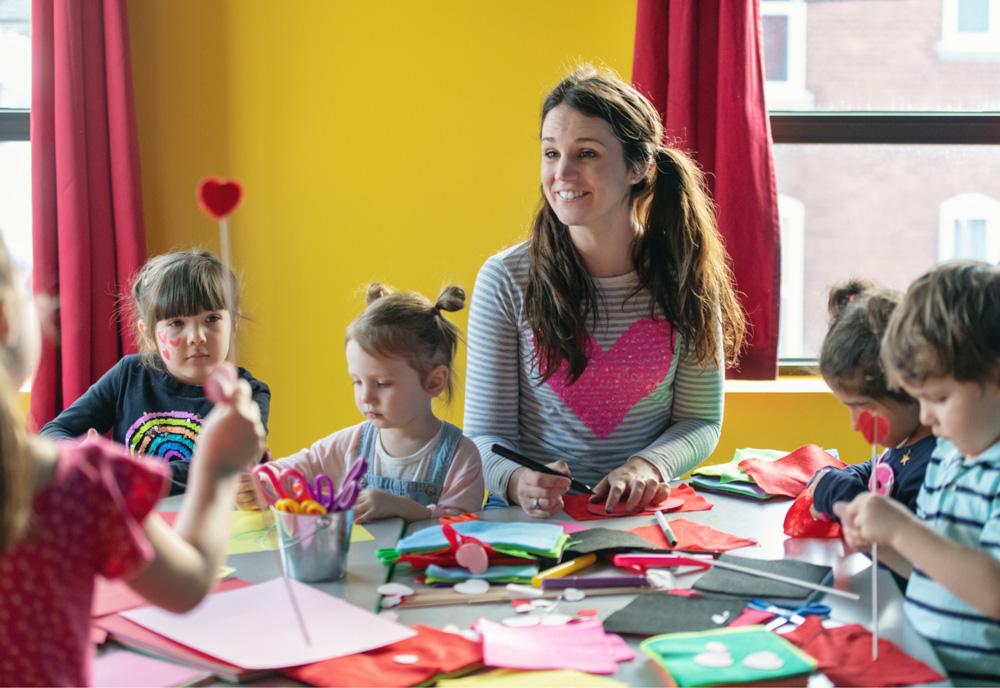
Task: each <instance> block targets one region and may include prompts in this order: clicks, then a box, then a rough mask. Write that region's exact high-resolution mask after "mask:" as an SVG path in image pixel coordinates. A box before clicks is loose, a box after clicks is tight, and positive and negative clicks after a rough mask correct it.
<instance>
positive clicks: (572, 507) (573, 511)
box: [563, 483, 712, 521]
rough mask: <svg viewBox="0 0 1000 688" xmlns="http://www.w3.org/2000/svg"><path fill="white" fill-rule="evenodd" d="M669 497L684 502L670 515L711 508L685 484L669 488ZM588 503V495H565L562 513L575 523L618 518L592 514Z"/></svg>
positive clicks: (616, 516) (643, 514) (617, 516)
mask: <svg viewBox="0 0 1000 688" xmlns="http://www.w3.org/2000/svg"><path fill="white" fill-rule="evenodd" d="M670 496H671V497H679V498H681V499H683V500H684V506H682V507H680V508H678V509H671V511H670V513H672V514H678V513H681V512H684V511H707V510H708V509H711V508H712V504H711V502H709V501H708V500H706V499H705V498H704V497H702V496H701V495H700V494H698V493H697V492H695V491H694V489H693V488H692V487H691V486H690V485H688V484H687V483H681V484H680V485H678V486H677V487H672V488H670ZM589 502H590V495H586V494H583V495H566V496H564V497H563V511H565V512H566V513H567V514H569V515H570V516H571V517H572V518H574V519H576V520H577V521H593V520H594V519H598V518H620V516H619V515H604V514H593V513H591V512H590V511H589V510H588V509H587V504H588V503H589ZM631 515H632V516H652V515H653V512H652V511H639V512H636V513H635V514H631Z"/></svg>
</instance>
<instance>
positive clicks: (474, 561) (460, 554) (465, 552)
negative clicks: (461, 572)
mask: <svg viewBox="0 0 1000 688" xmlns="http://www.w3.org/2000/svg"><path fill="white" fill-rule="evenodd" d="M455 563H456V564H458V565H459V566H461V567H462V568H466V569H469V573H471V574H473V575H475V576H480V575H482V574H484V573H486V569H488V568H489V566H490V560H489V557H488V556H487V554H486V550H485V549H483V546H482V545H480V544H478V543H475V542H463V543H462V544H461V545H460V546H459V548H458V550H457V551H456V552H455Z"/></svg>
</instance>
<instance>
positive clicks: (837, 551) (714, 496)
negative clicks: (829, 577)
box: [160, 493, 950, 686]
mask: <svg viewBox="0 0 1000 688" xmlns="http://www.w3.org/2000/svg"><path fill="white" fill-rule="evenodd" d="M702 494H703V495H704V496H705V497H706V498H707V499H708V501H709V502H710V503H712V504H713V505H714V506H713V508H712V509H711V510H708V511H692V512H684V513H683V514H681V516H683V517H684V518H687V519H690V520H692V521H695V522H698V523H702V524H705V525H710V526H713V527H715V528H718V529H719V530H723V531H726V532H728V533H732V534H733V535H738V536H742V537H748V538H754V539H756V540H757V541H758V542H759V543H760V544H759V545H756V546H752V547H743V548H740V549H736V550H733V551H732V554H734V555H737V556H742V557H749V558H758V559H781V558H789V559H798V560H801V561H808V562H810V563H814V564H821V565H826V566H830V567H832V568H833V572H834V576H833V582H832V583H831V585H832V586H833V587H835V588H838V589H842V590H849V591H852V592H855V593H857V594H859V595H860V599H859V600H858V601H853V600H848V599H844V598H841V597H837V596H833V595H824V596H823V597H822V601H823V602H824V603H825V604H828V605H830V607H831V608H832V613H831V616H830V621H831V622H835V623H840V624H850V623H859V624H862V625H863V626H865V627H866V628H871V574H872V566H871V561H870V560H869V559H868V558H867V557H865V556H864V555H862V554H858V553H853V554H849V555H846V556H845V554H844V549H843V543H842V542H841V541H840V540H835V539H819V538H789V537H787V536H786V535H785V534H784V532H783V520H784V516H785V513H786V512H787V510H788V506H789V504H790V502H789V501H788V500H772V501H769V502H763V503H762V502H758V501H755V500H748V499H745V498H739V497H732V496H729V495H726V494H718V493H702ZM179 504H180V497H171V498H168V499H166V500H163V502H161V506H160V508H161V510H165V511H172V510H175V509H177V508H178V506H179ZM479 517H480V519H481V520H484V521H535V520H536V519H532V518H530V517H529V516H527V515H526V514H525V513H524V512H523V511H522V510H521V509H520V508H519V507H515V508H509V509H493V510H490V511H485V512H482V513H480V514H479ZM673 517H674V515H671V518H673ZM557 521H570V522H571V521H573V519H572V518H571V517H569V516H567V515H566V514H564V513H560V514H557V515H556V516H554V517H552V518H550V519H548V522H557ZM651 523H655V521H654V519H652V518H651V517H648V516H647V517H629V518H616V519H602V520H599V521H588V522H587V523H586V525H588V526H590V527H604V528H618V529H629V528H635V527H637V526H642V525H648V524H651ZM436 524H437V521H422V522H419V523H414V524H410V525H409V526H408V527H405V528H404V527H403V524H402V522H401V521H400V520H399V519H386V520H384V521H377V522H374V523H369V524H366V525H365V527H366V528H367V529H368V530H369V531H370V532H371V533H372V535H373V536H374V537H375V539H374V540H373V541H367V542H353V543H351V545H350V550H349V555H348V573H347V576H346V577H345V578H344V579H343V580H341V581H337V582H332V583H316V584H314V585H315V586H316V587H317V588H319V589H322V590H324V591H326V592H329V593H330V594H332V595H336V596H338V597H342V598H344V599H346V600H348V601H349V602H351V603H352V604H355V605H358V606H360V607H364V608H367V609H373V610H374V609H377V608H378V603H379V595H378V594H377V593H376V592H375V588H376V587H378V585H380V584H381V583H383V582H385V581H386V580H389V579H392V580H396V581H401V582H408V583H413V578H414V574H413V572H408V571H406V569H408V568H409V567H406V566H401V567H397V570H396V571H395V572H390V570H389V569H388V568H386V567H385V566H383V565H382V563H381V562H380V561H379V559H378V557H377V556H376V555H375V552H376V550H377V549H380V548H384V547H393V546H394V545H395V544H396V541H397V540H398V538H399V537H400V535H401V534H402V533H403V532H413V531H414V530H417V529H420V528H423V527H428V526H431V525H436ZM229 565H231V566H234V567H235V568H236V573H235V575H236V576H238V577H240V578H243V579H245V580H248V581H250V582H255V583H256V582H262V581H266V580H270V579H271V578H274V577H276V576H278V575H280V568H279V564H278V560H277V558H276V556H275V553H274V552H253V553H249V554H237V555H231V556H230V557H229ZM598 566H605V567H607V566H608V565H607V564H598ZM611 568H613V567H611ZM616 570H617V571H619V572H620V571H621V570H620V569H616ZM688 571H689V572H687V573H683V574H681V575H678V576H677V582H678V585H679V586H680V587H690V586H691V585H692V584H693V583H694V582H695V580H697V578H698V577H700V576H701V575H703V572H702V571H699V570H697V569H688ZM393 573H394V574H395V575H393ZM414 585H415V584H414ZM415 587H417V588H418V591H419V589H425V590H426V589H427V588H426V587H424V586H416V585H415ZM878 590H879V592H878V598H879V635H880V637H884V638H887V639H889V640H891V641H892V642H894V643H895V644H897V645H898V646H900V647H901V648H902V649H903V650H904V651H906V652H907V653H908V654H910V655H911V656H913V657H915V658H917V659H920V660H921V661H923V662H925V663H927V664H928V665H930V666H931V667H933V668H934V669H935V670H937V671H938V672H939V673H941V674H943V673H944V671H943V670H942V668H941V665H940V663H939V662H938V660H937V657H936V656H935V654H934V652H933V650H932V649H931V647H930V646H929V645H928V644H927V642H926V641H925V640H924V639H923V638H922V637H921V636H920V635H919V634H918V633H917V632H916V631H915V630H914V629H913V627H912V626H911V625H910V624H909V622H908V621H907V620H906V617H905V616H904V614H903V596H902V594H901V593H900V591H899V589H898V587H897V586H896V584H895V582H894V581H893V579H892V576H891V574H890V573H889V572H888V571H887V570H885V569H882V570H880V571H879V572H878ZM647 594H648V593H647ZM455 595H456V598H460V597H461V595H459V594H458V593H455ZM633 599H635V595H616V596H603V597H598V596H591V597H587V598H586V599H584V600H582V601H580V602H575V603H570V602H566V601H562V602H560V603H559V611H560V612H561V613H563V614H567V615H573V614H574V613H575V612H576V610H577V609H580V608H585V607H589V608H592V609H597V610H598V614H599V618H601V619H606V618H607V617H608V616H609V615H610V614H612V613H613V612H615V611H617V610H619V609H621V608H622V607H624V606H625V605H627V604H628V603H629V602H631V601H632V600H633ZM459 602H461V600H459ZM394 611H396V612H397V613H398V614H399V621H400V622H401V623H404V624H407V625H413V624H418V623H419V624H425V625H429V626H434V627H438V628H441V627H444V626H445V625H447V624H455V625H457V626H459V627H460V628H468V627H469V626H471V625H472V624H474V623H476V622H477V621H478V620H479V619H480V618H488V619H492V620H497V621H498V620H500V619H503V618H505V617H508V616H512V615H513V613H512V608H511V605H510V604H509V602H503V603H487V604H476V605H467V604H461V603H460V604H456V605H449V606H443V607H425V608H416V609H407V608H405V607H397V608H395V609H394ZM625 639H626V641H627V642H628V643H629V645H630V646H631V647H632V648H634V649H636V659H635V660H633V661H630V662H622V663H620V664H619V668H618V672H617V673H616V674H615V675H614V676H613V678H615V679H616V680H619V681H622V682H624V683H627V684H629V685H633V686H656V685H661V682H660V680H659V679H658V677H657V675H656V674H655V672H654V671H653V668H652V665H651V664H650V662H651V660H650V659H649V658H648V657H647V656H646V655H645V654H644V653H642V652H640V651H638V645H639V641H640V640H641V638H638V637H634V636H633V637H629V636H625ZM814 683H815V685H824V684H823V683H822V679H820V680H819V681H812V682H811V684H814ZM290 684H294V682H292V681H291V679H289V678H288V677H286V676H278V677H273V678H271V679H263V680H260V681H254V682H253V683H252V685H290ZM219 685H226V684H221V683H220V684H219ZM934 685H950V684H949V683H947V682H945V683H940V684H934Z"/></svg>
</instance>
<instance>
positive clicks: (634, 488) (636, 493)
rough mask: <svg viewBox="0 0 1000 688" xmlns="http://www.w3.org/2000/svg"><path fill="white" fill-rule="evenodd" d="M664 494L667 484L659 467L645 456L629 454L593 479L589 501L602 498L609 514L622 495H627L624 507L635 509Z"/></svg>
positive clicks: (652, 501) (666, 493) (637, 509)
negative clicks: (599, 479) (592, 493)
mask: <svg viewBox="0 0 1000 688" xmlns="http://www.w3.org/2000/svg"><path fill="white" fill-rule="evenodd" d="M668 494H670V487H669V486H668V485H667V484H666V483H665V482H664V481H663V478H662V476H661V475H660V470H659V469H658V468H657V467H656V466H654V465H653V464H651V463H650V462H649V461H647V460H646V459H643V458H640V457H638V456H633V457H631V458H630V459H629V460H628V461H626V462H625V463H624V464H623V465H621V466H619V467H618V468H616V469H615V470H613V471H611V472H610V473H608V474H607V475H606V476H604V477H603V478H602V479H601V482H599V483H597V486H596V487H595V488H594V496H593V497H591V498H590V501H591V502H593V503H597V502H601V501H603V502H604V508H605V510H606V511H607V512H608V513H609V514H610V513H611V512H612V511H614V510H615V507H616V506H618V502H620V501H621V500H622V497H623V496H625V495H628V497H627V498H626V501H625V511H627V512H629V513H635V512H637V511H642V510H643V509H645V507H646V505H647V504H651V503H654V502H658V501H660V500H661V499H666V497H667V495H668Z"/></svg>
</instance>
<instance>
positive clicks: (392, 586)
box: [375, 583, 414, 597]
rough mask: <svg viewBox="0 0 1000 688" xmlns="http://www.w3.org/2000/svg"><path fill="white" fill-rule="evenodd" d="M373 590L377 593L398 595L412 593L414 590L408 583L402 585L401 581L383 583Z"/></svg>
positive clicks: (402, 595)
mask: <svg viewBox="0 0 1000 688" xmlns="http://www.w3.org/2000/svg"><path fill="white" fill-rule="evenodd" d="M375 592H377V593H378V594H379V595H399V596H400V597H406V596H407V595H412V594H413V593H414V590H413V588H411V587H410V586H409V585H403V584H402V583H383V584H382V585H380V586H378V587H377V588H375Z"/></svg>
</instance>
